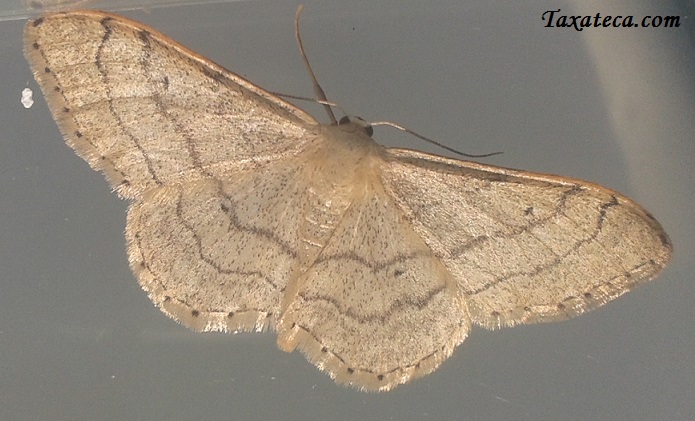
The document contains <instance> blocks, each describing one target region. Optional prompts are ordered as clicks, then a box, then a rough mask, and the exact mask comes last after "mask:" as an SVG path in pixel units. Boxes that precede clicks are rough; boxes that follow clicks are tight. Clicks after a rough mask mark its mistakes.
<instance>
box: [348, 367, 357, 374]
mask: <svg viewBox="0 0 695 421" xmlns="http://www.w3.org/2000/svg"><path fill="white" fill-rule="evenodd" d="M347 372H348V374H352V373H354V372H355V369H354V368H352V367H348V369H347Z"/></svg>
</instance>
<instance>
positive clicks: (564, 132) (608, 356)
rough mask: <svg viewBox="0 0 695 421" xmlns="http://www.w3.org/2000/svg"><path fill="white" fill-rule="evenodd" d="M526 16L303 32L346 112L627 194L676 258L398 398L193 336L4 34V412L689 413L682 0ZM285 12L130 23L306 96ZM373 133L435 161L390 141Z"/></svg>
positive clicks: (690, 113)
mask: <svg viewBox="0 0 695 421" xmlns="http://www.w3.org/2000/svg"><path fill="white" fill-rule="evenodd" d="M519 3H520V2H511V1H489V2H468V3H465V4H463V3H462V2H459V1H448V2H445V1H442V2H395V1H392V2H388V1H377V2H373V1H369V2H367V1H349V2H348V1H341V2H334V1H324V2H318V1H304V5H305V13H304V20H303V37H304V42H305V46H306V48H307V51H308V54H309V57H310V59H311V60H312V62H313V64H314V67H315V70H316V72H317V74H318V77H319V80H320V81H321V82H322V84H323V87H324V89H325V90H326V92H327V94H328V96H329V98H330V99H332V100H334V101H336V102H338V103H340V104H341V105H342V106H343V107H345V108H346V109H348V110H349V111H350V112H351V113H354V114H357V115H361V116H362V117H364V118H366V119H368V120H384V119H388V120H392V121H395V122H399V123H402V124H405V125H407V126H408V127H409V128H411V129H413V130H416V131H418V132H420V133H423V134H425V135H427V136H429V137H432V138H435V139H437V140H439V141H442V142H444V143H445V144H447V145H449V146H451V147H454V148H458V149H460V150H462V151H465V152H469V153H484V152H492V151H498V150H501V151H504V154H503V155H501V156H496V157H493V158H487V159H485V160H483V162H486V163H490V164H493V165H500V166H510V167H515V168H523V169H526V170H532V171H538V172H550V173H556V174H563V175H567V176H572V177H578V178H583V179H588V180H590V181H593V182H597V183H599V184H602V185H605V186H608V187H611V188H613V189H616V190H618V191H620V192H622V193H624V194H626V195H628V196H629V197H631V198H633V199H634V200H636V201H637V202H638V203H640V204H642V205H643V206H644V207H646V208H647V209H649V210H650V211H651V212H652V213H653V214H654V215H655V216H656V218H657V219H659V220H660V221H661V222H662V224H663V225H664V227H665V228H666V231H667V232H668V233H669V234H670V236H671V238H672V240H673V243H674V246H675V255H674V259H673V261H672V263H671V265H670V266H669V267H668V268H667V269H666V270H665V272H664V273H663V274H662V276H661V277H659V279H658V280H656V281H655V282H653V283H651V284H649V285H646V286H643V287H641V288H639V289H637V290H636V291H634V292H632V293H631V294H628V295H627V296H625V297H623V298H621V299H619V300H617V301H615V302H613V303H611V304H609V305H607V306H606V307H603V308H602V309H600V310H597V311H594V312H592V313H589V314H587V315H584V316H582V317H579V318H575V319H573V320H570V321H568V322H563V323H556V324H546V325H533V326H521V327H516V328H513V329H504V330H501V331H495V332H489V331H485V330H483V329H478V328H476V329H474V330H473V331H472V333H471V335H470V337H469V338H468V339H467V340H466V341H465V342H464V343H463V344H462V345H461V346H460V347H459V348H458V349H457V351H456V352H455V353H454V355H453V356H452V357H451V358H450V359H449V360H447V361H446V362H445V363H444V364H443V365H442V366H441V368H440V369H439V370H438V371H436V372H435V373H434V374H432V375H429V376H427V377H425V378H423V379H420V380H418V381H415V382H413V383H411V384H409V385H406V386H401V387H399V388H397V389H396V390H395V391H393V392H390V393H388V394H365V393H361V392H357V391H355V390H352V389H347V388H344V387H340V386H336V385H335V384H334V383H333V382H332V381H331V380H330V379H329V378H328V377H327V376H326V375H324V374H322V373H320V372H319V371H318V370H316V369H315V368H314V367H313V366H312V365H311V364H309V363H308V362H306V361H305V359H304V357H303V356H302V355H301V354H299V353H298V352H295V353H292V354H286V353H283V352H282V351H280V350H279V349H278V348H277V347H276V346H275V335H274V334H272V333H265V334H241V335H235V336H232V335H224V334H196V333H192V332H189V331H188V330H186V329H185V328H183V327H181V326H179V325H177V324H176V323H175V322H173V321H172V320H170V319H168V318H167V317H166V316H164V315H163V314H162V313H161V312H160V311H159V310H157V309H155V308H154V307H153V306H152V305H151V303H150V301H149V300H148V299H147V297H146V295H145V293H144V292H142V290H141V289H140V287H139V286H138V285H137V282H136V280H135V279H134V277H133V276H132V274H131V273H130V270H129V268H128V263H127V257H126V253H125V246H124V239H123V230H124V224H125V210H126V208H127V203H125V202H123V201H120V200H118V198H117V197H116V196H115V195H114V194H111V193H110V192H109V188H108V185H107V183H106V182H105V181H104V179H103V177H102V176H101V175H100V174H97V173H95V172H93V171H92V170H90V169H89V167H88V166H87V164H86V163H84V162H83V161H82V160H81V159H80V158H78V157H77V156H76V155H75V154H74V153H73V151H72V150H71V149H70V148H68V147H67V146H65V144H64V143H63V141H62V139H61V136H60V133H59V132H58V129H57V127H56V126H55V123H54V122H53V120H52V118H51V116H50V114H49V112H48V110H47V108H46V106H45V102H44V100H43V97H42V95H41V93H40V92H39V90H38V87H37V85H36V83H35V82H34V80H33V78H32V76H31V74H30V72H29V69H28V66H27V64H26V62H25V61H24V59H23V57H22V53H21V46H22V42H21V34H22V26H23V24H24V22H19V21H14V22H0V58H1V60H0V75H2V78H0V99H1V100H2V102H1V103H0V104H1V105H0V129H1V130H0V265H1V266H0V267H1V270H0V419H7V420H33V419H36V420H39V419H77V420H82V419H85V420H87V419H103V420H107V419H167V420H184V419H248V420H256V419H265V420H274V419H284V420H319V419H335V420H342V419H360V420H371V419H432V420H446V419H466V420H478V419H480V420H557V419H565V420H588V419H602V420H637V419H639V420H653V419H664V420H692V419H695V352H693V349H695V323H694V322H695V310H693V302H694V299H695V282H694V281H693V275H692V274H693V273H694V272H695V270H694V269H695V268H694V265H695V258H694V257H695V256H694V252H693V250H695V244H694V243H695V240H694V239H695V228H694V227H693V220H694V219H695V218H694V213H695V211H694V209H695V206H694V204H695V199H694V197H695V182H694V181H693V180H695V141H694V140H693V138H694V135H695V131H694V130H693V129H694V127H693V124H694V123H693V122H694V121H695V118H694V117H695V113H694V109H695V107H694V104H693V102H694V101H693V93H695V91H694V89H693V81H694V79H695V78H694V77H693V75H694V74H695V73H694V69H695V67H694V60H693V58H694V52H695V49H694V48H693V47H694V46H693V38H692V34H693V26H692V20H691V19H690V17H689V16H688V12H689V10H688V9H686V8H684V6H682V5H688V4H689V3H686V2H656V3H654V4H653V5H652V4H650V3H645V2H642V3H636V2H630V3H625V4H622V5H621V4H619V3H618V2H613V3H612V7H611V8H607V6H604V5H602V4H599V5H594V4H593V3H592V2H581V3H579V4H575V3H565V2H536V1H533V2H532V1H527V2H521V4H519ZM689 7H690V6H689ZM295 8H296V3H295V2H288V1H249V2H239V3H227V4H218V5H199V6H187V7H183V6H182V7H174V8H167V9H152V10H151V11H150V12H149V13H144V12H130V13H126V15H127V16H129V17H132V18H134V19H136V20H139V21H142V22H144V23H147V24H149V25H151V26H153V27H154V28H156V29H158V30H160V31H162V32H163V33H165V34H167V35H169V36H170V37H172V38H174V39H176V40H178V41H179V42H181V43H183V44H184V45H186V46H188V47H190V48H192V49H193V50H194V51H197V52H199V53H200V54H202V55H204V56H207V57H210V58H211V59H213V60H214V61H216V62H217V63H220V64H222V65H224V66H225V67H227V68H229V69H231V70H232V71H235V72H237V73H239V74H241V75H243V76H245V77H247V78H249V79H250V80H251V81H253V82H254V83H257V84H259V85H260V86H263V87H264V88H266V89H269V90H275V91H281V92H285V93H291V94H298V95H307V96H309V95H311V86H310V84H309V82H308V78H307V76H306V74H305V72H304V69H303V67H302V64H301V61H300V59H299V55H298V53H297V49H296V47H295V43H294V39H293V35H292V20H293V15H294V11H295ZM557 8H562V9H563V12H567V13H574V14H577V13H578V14H590V15H593V14H595V13H596V12H601V13H602V14H604V15H605V14H610V13H611V12H619V13H620V14H633V15H636V16H641V15H644V14H651V15H656V14H660V15H668V14H679V15H681V24H682V26H681V28H680V29H591V30H585V31H583V32H581V33H580V32H576V31H574V30H571V29H550V28H544V27H543V26H544V24H545V23H544V22H543V21H541V14H542V13H543V12H544V11H545V10H549V9H557ZM615 14H617V13H615ZM24 87H30V88H31V89H33V90H34V92H35V100H36V104H35V105H34V107H32V108H31V109H24V108H23V107H22V106H21V104H20V102H19V99H20V92H21V90H22V89H23V88H24ZM300 106H302V107H303V108H305V109H307V110H308V111H310V112H312V113H313V114H314V115H315V116H317V117H319V118H320V119H323V121H325V118H324V115H323V114H322V112H321V110H320V109H319V108H317V107H315V106H313V105H311V104H309V105H307V104H300ZM375 138H376V139H377V140H378V141H379V142H381V143H383V144H385V145H389V146H396V145H397V146H406V147H413V148H418V149H421V150H425V151H428V152H435V153H443V152H442V151H441V150H437V149H436V148H434V147H431V146H430V145H427V144H423V143H422V142H420V141H418V140H416V139H413V138H411V137H408V136H404V135H401V134H399V133H397V132H395V131H393V130H389V129H378V130H377V134H376V135H375Z"/></svg>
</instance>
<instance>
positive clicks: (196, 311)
mask: <svg viewBox="0 0 695 421" xmlns="http://www.w3.org/2000/svg"><path fill="white" fill-rule="evenodd" d="M191 316H193V317H198V316H200V312H199V311H198V310H193V311H191Z"/></svg>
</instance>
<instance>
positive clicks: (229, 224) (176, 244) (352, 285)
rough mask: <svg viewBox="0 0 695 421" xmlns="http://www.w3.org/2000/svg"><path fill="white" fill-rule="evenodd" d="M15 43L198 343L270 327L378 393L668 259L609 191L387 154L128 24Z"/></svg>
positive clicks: (90, 21)
mask: <svg viewBox="0 0 695 421" xmlns="http://www.w3.org/2000/svg"><path fill="white" fill-rule="evenodd" d="M24 39H25V55H26V58H27V60H28V61H29V63H30V65H31V68H32V70H33V73H34V76H35V78H36V81H37V82H38V84H39V85H40V87H41V89H42V91H43V93H44V95H45V98H46V101H47V103H48V106H49V108H50V110H51V112H52V114H53V116H54V118H55V120H56V122H57V124H58V127H59V128H60V131H61V132H62V134H63V136H64V137H65V140H66V142H67V144H68V145H69V146H70V147H71V148H73V149H74V150H75V152H76V153H77V154H78V155H79V156H80V157H82V158H83V159H84V160H85V161H87V163H88V164H89V165H90V166H91V167H92V168H93V169H95V170H98V171H102V172H104V174H105V175H106V178H107V179H108V181H109V183H110V184H111V186H112V188H113V189H114V190H115V191H116V192H117V193H118V195H119V196H120V197H121V198H124V199H127V200H129V201H130V202H131V204H130V207H129V209H128V218H127V226H126V239H127V249H128V256H129V262H130V266H131V268H132V270H133V272H134V274H135V276H136V277H137V279H138V280H139V283H140V285H141V286H142V288H143V289H144V290H145V291H146V292H147V294H148V295H149V297H150V299H151V300H152V301H153V303H154V304H155V305H156V306H158V307H159V308H160V309H161V310H162V311H163V312H164V313H165V314H167V315H168V316H170V317H171V318H173V319H174V320H176V321H178V322H179V323H181V324H183V325H184V326H186V327H188V328H190V329H193V330H196V331H223V332H242V331H244V332H245V331H265V330H273V331H276V332H277V336H278V339H277V343H278V345H279V347H280V348H281V349H283V350H285V351H288V352H289V351H292V350H294V349H299V350H301V351H302V352H303V353H304V354H305V355H306V357H307V359H308V360H309V361H311V362H312V363H314V364H315V365H316V366H317V367H318V368H319V369H321V370H324V371H326V372H327V373H328V374H329V375H330V376H331V378H333V379H334V380H335V381H336V382H338V383H342V384H347V385H350V386H353V387H356V388H359V389H361V390H368V391H386V390H390V389H392V388H393V387H395V386H397V385H400V384H403V383H406V382H408V381H410V380H412V379H414V378H417V377H421V376H424V375H426V374H428V373H430V372H432V371H433V370H435V369H436V368H437V367H438V366H439V365H440V364H441V363H442V361H444V360H445V359H446V358H447V357H449V356H450V355H451V354H452V352H453V351H454V349H455V348H456V346H457V345H459V344H460V343H461V342H463V340H464V339H465V338H466V337H467V336H468V334H469V332H470V330H471V328H472V326H473V325H478V326H482V327H484V328H489V329H494V328H501V327H504V326H514V325H516V324H522V323H537V322H549V321H557V320H564V319H567V318H569V317H572V316H575V315H579V314H582V313H584V312H586V311H589V310H591V309H594V308H597V307H599V306H601V305H603V304H605V303H607V302H608V301H610V300H613V299H615V298H617V297H619V296H621V295H622V294H624V293H626V292H627V291H629V290H631V289H632V288H634V287H635V286H637V285H639V284H641V283H644V282H647V281H649V280H650V279H652V278H654V277H655V276H656V275H657V274H658V273H659V272H660V271H661V270H662V269H663V268H664V266H665V265H666V263H667V262H668V261H669V258H670V256H671V252H672V245H671V242H670V240H669V238H668V236H667V235H666V233H665V232H664V230H663V228H662V227H661V225H660V224H659V223H658V222H657V221H656V220H655V219H654V217H652V215H650V214H649V213H648V212H647V211H646V210H644V209H643V208H642V207H641V206H639V205H638V204H636V203H635V202H633V201H631V200H630V199H628V198H627V197H625V196H623V195H621V194H620V193H617V192H615V191H612V190H610V189H607V188H604V187H601V186H598V185H596V184H592V183H589V182H586V181H581V180H576V179H572V178H567V177H560V176H554V175H547V174H536V173H531V172H527V171H519V170H513V169H507V168H499V167H494V166H490V165H483V164H478V163H474V162H468V161H462V160H458V159H451V158H445V157H442V156H437V155H431V154H427V153H423V152H418V151H415V150H409V149H397V148H385V147H383V146H380V145H379V144H378V143H376V142H375V141H374V140H373V139H372V138H371V134H372V129H371V126H370V125H369V124H368V123H367V122H365V121H363V120H360V119H354V118H347V119H342V120H341V122H340V124H338V123H332V124H321V123H319V122H318V121H317V120H316V119H314V118H313V117H312V116H310V115H309V114H307V113H306V112H304V111H302V110H301V109H299V108H297V107H296V106H294V105H292V104H290V103H289V102H286V101H285V100H283V99H281V98H279V97H278V96H276V95H274V94H271V93H270V92H268V91H266V90H264V89H262V88H260V87H258V86H256V85H254V84H253V83H251V82H249V81H247V80H246V79H244V78H242V77H241V76H239V75H237V74H235V73H232V72H230V71H228V70H226V69H224V68H223V67H221V66H219V65H217V64H215V63H213V62H212V61H210V60H208V59H205V58H203V57H201V56H199V55H197V54H196V53H194V52H192V51H190V50H188V49H187V48H185V47H183V46H182V45H180V44H178V43H176V42H175V41H173V40H171V39H169V38H167V37H166V36H164V35H162V34H160V33H159V32H157V31H155V30H154V29H151V28H148V27H146V26H144V25H142V24H139V23H137V22H133V21H131V20H128V19H126V18H124V17H121V16H117V15H113V14H109V13H103V12H97V11H73V12H65V13H54V14H48V15H45V16H43V17H40V18H37V19H35V20H33V21H30V22H29V23H28V24H27V25H26V29H25V34H24ZM307 63H308V62H307ZM331 115H332V113H331Z"/></svg>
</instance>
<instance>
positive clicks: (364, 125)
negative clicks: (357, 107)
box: [338, 115, 374, 137]
mask: <svg viewBox="0 0 695 421" xmlns="http://www.w3.org/2000/svg"><path fill="white" fill-rule="evenodd" d="M344 124H352V125H353V126H355V127H359V128H360V129H361V130H362V131H364V132H365V133H366V134H367V136H369V137H372V135H373V134H374V129H373V128H372V125H371V124H369V122H368V121H367V120H365V119H363V118H362V117H357V116H347V115H346V116H345V117H343V118H341V119H340V121H339V122H338V125H341V126H342V125H344Z"/></svg>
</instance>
